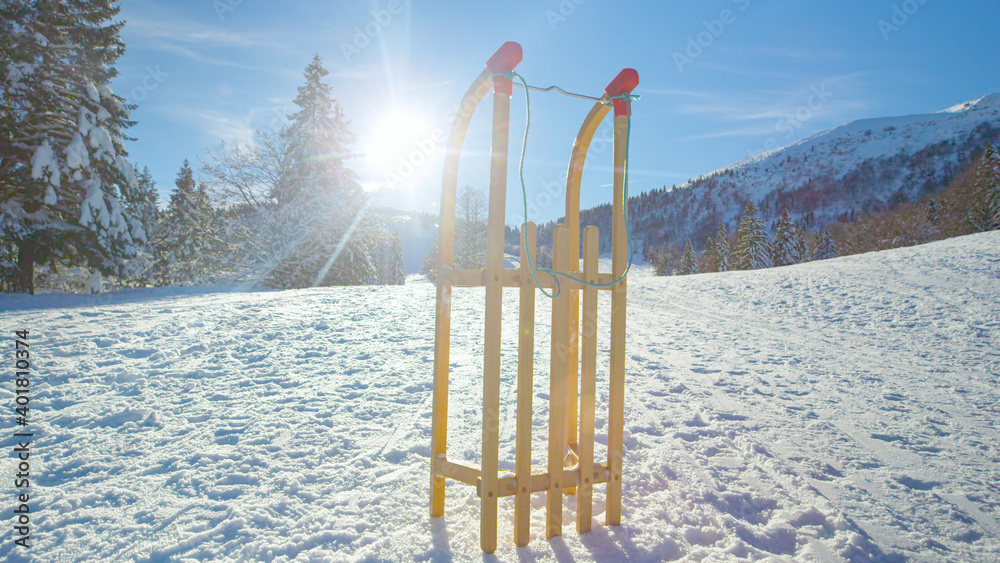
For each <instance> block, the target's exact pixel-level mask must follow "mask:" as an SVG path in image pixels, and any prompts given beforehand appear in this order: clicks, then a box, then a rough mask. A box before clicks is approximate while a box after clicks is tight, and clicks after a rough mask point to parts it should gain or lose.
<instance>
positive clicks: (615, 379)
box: [604, 115, 629, 526]
mask: <svg viewBox="0 0 1000 563" xmlns="http://www.w3.org/2000/svg"><path fill="white" fill-rule="evenodd" d="M628 126H629V123H628V116H625V115H616V116H615V141H614V162H615V169H614V191H615V193H614V203H613V204H612V211H611V215H612V217H613V219H612V229H613V231H612V235H611V238H612V243H611V244H612V246H613V247H614V250H613V258H612V260H611V271H612V272H613V273H614V274H615V275H616V276H620V275H622V273H624V272H625V266H626V265H627V263H628V241H627V240H626V237H627V233H626V231H625V219H624V213H625V211H626V210H625V209H624V205H625V204H626V203H627V202H625V201H624V198H625V155H626V146H627V145H626V142H627V138H628ZM625 283H626V280H624V279H623V280H622V281H621V283H619V284H617V285H615V286H614V288H613V289H612V290H611V365H610V369H611V373H610V377H609V380H610V386H611V388H610V391H609V393H608V468H609V469H611V476H610V479H609V481H608V499H607V506H606V507H605V511H604V516H605V524H607V525H608V526H617V525H619V524H621V521H622V453H623V444H624V438H625V437H624V429H625V414H624V413H625V299H626V296H627V294H626V286H625Z"/></svg>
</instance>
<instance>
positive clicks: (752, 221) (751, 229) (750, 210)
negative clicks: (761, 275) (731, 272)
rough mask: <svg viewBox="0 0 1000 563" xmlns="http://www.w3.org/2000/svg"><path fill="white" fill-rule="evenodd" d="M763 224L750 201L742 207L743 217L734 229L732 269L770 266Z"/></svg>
mask: <svg viewBox="0 0 1000 563" xmlns="http://www.w3.org/2000/svg"><path fill="white" fill-rule="evenodd" d="M767 239H768V237H767V231H766V230H765V229H764V224H763V222H761V220H760V218H758V217H757V207H756V206H755V205H754V204H753V202H752V201H750V202H747V205H746V207H745V208H744V209H743V217H742V218H741V219H740V222H739V226H738V227H737V229H736V248H735V249H734V251H733V269H735V270H759V269H761V268H770V267H771V266H772V265H773V262H772V261H771V244H770V243H769V242H768V240H767Z"/></svg>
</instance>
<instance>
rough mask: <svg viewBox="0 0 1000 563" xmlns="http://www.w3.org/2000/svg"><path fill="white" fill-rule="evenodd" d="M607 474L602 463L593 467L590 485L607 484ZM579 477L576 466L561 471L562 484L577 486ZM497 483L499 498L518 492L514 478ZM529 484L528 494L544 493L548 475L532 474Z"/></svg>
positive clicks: (542, 473)
mask: <svg viewBox="0 0 1000 563" xmlns="http://www.w3.org/2000/svg"><path fill="white" fill-rule="evenodd" d="M609 473H610V472H609V471H608V468H607V467H606V466H605V465H604V464H603V463H601V464H598V465H595V466H594V467H593V468H592V469H591V473H590V479H591V483H592V484H595V485H599V484H601V483H607V482H608V474H609ZM580 475H581V473H580V470H579V467H577V466H574V467H567V468H563V470H562V480H563V483H573V484H574V485H577V486H579V483H580V482H581V479H580ZM498 483H499V485H498V487H499V491H500V493H499V494H500V496H501V497H509V496H514V495H515V494H517V492H518V491H519V489H518V484H517V478H516V477H510V476H505V477H501V478H500V480H499V481H498ZM529 483H530V488H529V489H528V492H529V493H540V492H544V491H546V490H548V487H549V473H548V472H547V471H546V472H541V473H532V474H531V478H530V480H529ZM515 502H516V501H515Z"/></svg>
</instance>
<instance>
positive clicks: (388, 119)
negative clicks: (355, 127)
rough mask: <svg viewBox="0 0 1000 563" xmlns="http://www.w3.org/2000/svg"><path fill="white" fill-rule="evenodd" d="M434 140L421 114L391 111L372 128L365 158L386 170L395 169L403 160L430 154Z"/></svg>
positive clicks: (425, 156) (424, 157) (422, 157)
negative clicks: (416, 155) (417, 155)
mask: <svg viewBox="0 0 1000 563" xmlns="http://www.w3.org/2000/svg"><path fill="white" fill-rule="evenodd" d="M434 148H435V147H434V140H433V139H432V135H431V128H430V125H429V123H428V121H427V120H426V119H425V118H424V117H423V116H421V115H420V114H418V113H416V112H412V111H406V110H401V109H397V110H393V111H390V112H389V113H387V114H385V115H383V116H382V117H381V118H380V119H379V120H378V121H377V122H376V123H375V126H374V127H373V128H372V130H371V134H370V135H369V138H368V142H367V146H366V150H365V159H366V160H368V161H369V162H370V163H371V164H372V165H374V166H376V167H378V168H379V169H381V170H383V171H385V172H395V171H396V169H397V168H399V167H400V166H401V165H402V164H403V163H405V162H408V161H411V160H413V159H414V155H415V154H417V153H419V156H420V158H421V159H426V158H427V157H429V156H430V154H429V153H430V152H433V150H434Z"/></svg>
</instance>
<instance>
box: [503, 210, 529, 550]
mask: <svg viewBox="0 0 1000 563" xmlns="http://www.w3.org/2000/svg"><path fill="white" fill-rule="evenodd" d="M535 231H536V229H535V224H534V223H530V222H529V223H527V224H526V225H525V230H524V235H523V236H524V239H523V240H522V243H523V244H522V246H521V267H522V268H523V267H527V266H528V260H529V258H528V252H526V249H530V253H531V259H532V260H533V259H535V256H537V255H538V253H537V252H536V250H535V249H536V248H537V245H536V244H535V243H536V240H535ZM525 241H526V242H525ZM518 319H519V321H518V334H517V414H516V416H517V430H516V438H515V439H516V444H515V446H514V447H515V450H516V453H515V456H516V457H515V460H514V469H515V477H516V483H515V486H516V489H515V498H514V544H515V545H517V546H518V547H523V546H525V545H528V538H529V536H530V533H531V529H530V521H531V492H532V491H531V422H532V421H531V418H532V416H531V415H532V408H531V403H532V395H533V394H534V382H533V377H534V365H535V282H534V281H533V280H532V279H531V276H530V275H529V276H521V295H520V311H519V312H518ZM498 494H500V495H503V488H502V487H501V488H500V489H499V493H498Z"/></svg>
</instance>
